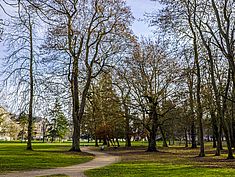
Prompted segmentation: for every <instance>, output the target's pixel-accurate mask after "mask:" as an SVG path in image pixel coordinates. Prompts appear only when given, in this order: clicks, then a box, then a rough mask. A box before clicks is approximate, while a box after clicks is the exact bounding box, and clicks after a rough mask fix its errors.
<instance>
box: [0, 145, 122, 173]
mask: <svg viewBox="0 0 235 177" xmlns="http://www.w3.org/2000/svg"><path fill="white" fill-rule="evenodd" d="M83 151H84V152H88V153H91V154H94V155H95V158H94V159H93V160H91V161H89V162H86V163H82V164H78V165H73V166H68V167H60V168H54V169H47V170H35V171H21V172H13V173H8V174H5V175H0V177H35V176H46V175H55V174H65V175H68V176H70V177H85V175H84V174H83V172H84V171H85V170H90V169H93V168H100V167H104V166H106V165H109V164H112V163H115V162H118V161H119V160H120V158H119V157H117V156H112V155H109V154H107V153H103V152H97V151H92V150H89V149H88V148H85V149H83Z"/></svg>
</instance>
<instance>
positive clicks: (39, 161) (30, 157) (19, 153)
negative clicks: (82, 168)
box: [0, 143, 93, 173]
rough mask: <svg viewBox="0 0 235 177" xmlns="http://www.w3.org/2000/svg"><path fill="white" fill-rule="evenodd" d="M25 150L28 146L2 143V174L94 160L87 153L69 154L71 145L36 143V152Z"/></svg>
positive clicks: (0, 154) (0, 156)
mask: <svg viewBox="0 0 235 177" xmlns="http://www.w3.org/2000/svg"><path fill="white" fill-rule="evenodd" d="M25 148H26V144H21V143H0V173H5V172H8V171H18V170H32V169H46V168H53V167H62V166H69V165H73V164H79V163H84V162H87V161H89V160H91V159H92V158H93V157H92V156H90V155H88V154H86V153H72V152H68V150H69V148H70V144H64V143H63V144H59V143H58V144H55V143H53V144H46V143H45V144H44V143H34V144H33V149H34V151H27V150H25Z"/></svg>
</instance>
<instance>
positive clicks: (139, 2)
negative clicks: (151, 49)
mask: <svg viewBox="0 0 235 177" xmlns="http://www.w3.org/2000/svg"><path fill="white" fill-rule="evenodd" d="M126 2H127V4H128V6H130V7H131V10H132V13H133V15H134V17H135V22H134V24H133V25H132V29H133V31H134V33H135V34H136V35H137V36H146V37H148V36H151V35H152V31H153V30H154V28H151V27H149V25H148V24H147V22H144V21H143V20H141V19H143V18H144V14H145V13H151V12H153V11H156V10H158V9H159V8H160V5H159V3H158V2H156V1H155V2H153V1H151V0H127V1H126Z"/></svg>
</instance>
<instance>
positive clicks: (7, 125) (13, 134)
mask: <svg viewBox="0 0 235 177" xmlns="http://www.w3.org/2000/svg"><path fill="white" fill-rule="evenodd" d="M13 117H14V115H13V114H11V113H9V112H7V111H6V110H5V109H4V108H3V107H1V106H0V140H7V141H10V140H16V139H17V136H18V134H19V132H20V126H19V125H18V124H17V123H16V122H15V121H14V120H12V118H13Z"/></svg>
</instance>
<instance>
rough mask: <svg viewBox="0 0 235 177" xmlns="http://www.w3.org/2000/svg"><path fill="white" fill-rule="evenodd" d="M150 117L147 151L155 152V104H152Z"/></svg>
mask: <svg viewBox="0 0 235 177" xmlns="http://www.w3.org/2000/svg"><path fill="white" fill-rule="evenodd" d="M152 104H153V103H152ZM149 116H150V118H151V123H152V125H151V129H150V136H149V144H148V149H147V152H156V151H157V148H156V135H157V118H158V117H157V112H156V106H155V105H152V107H151V112H150V114H149Z"/></svg>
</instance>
